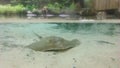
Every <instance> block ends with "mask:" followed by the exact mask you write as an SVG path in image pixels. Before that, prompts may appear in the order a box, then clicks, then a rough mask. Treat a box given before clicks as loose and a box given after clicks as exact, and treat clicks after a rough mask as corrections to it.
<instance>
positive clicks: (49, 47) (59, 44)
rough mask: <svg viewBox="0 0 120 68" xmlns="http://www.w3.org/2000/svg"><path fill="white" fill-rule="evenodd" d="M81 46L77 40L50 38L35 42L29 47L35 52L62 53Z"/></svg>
mask: <svg viewBox="0 0 120 68" xmlns="http://www.w3.org/2000/svg"><path fill="white" fill-rule="evenodd" d="M79 44H80V42H79V40H77V39H73V40H71V41H68V40H65V39H64V38H61V37H56V36H49V37H45V38H42V39H41V40H40V41H37V42H34V43H32V44H30V45H28V46H27V47H28V48H30V49H33V50H35V51H58V50H59V51H62V50H67V49H70V48H73V47H75V46H77V45H79Z"/></svg>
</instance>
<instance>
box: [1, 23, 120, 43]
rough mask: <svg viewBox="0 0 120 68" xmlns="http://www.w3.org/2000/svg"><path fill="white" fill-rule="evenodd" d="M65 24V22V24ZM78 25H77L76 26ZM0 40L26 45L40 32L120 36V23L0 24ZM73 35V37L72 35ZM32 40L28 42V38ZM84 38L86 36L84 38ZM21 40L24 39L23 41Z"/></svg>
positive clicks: (62, 34)
mask: <svg viewBox="0 0 120 68" xmlns="http://www.w3.org/2000/svg"><path fill="white" fill-rule="evenodd" d="M63 25H64V24H63ZM74 25H77V26H74ZM0 29H1V30H0V37H1V38H0V40H1V41H0V42H1V43H3V42H5V43H8V42H14V41H17V40H19V41H17V42H18V43H20V44H22V45H24V44H29V43H30V42H31V41H35V40H39V38H37V36H36V35H35V33H36V34H38V35H40V36H42V37H45V36H61V37H64V38H68V39H73V38H79V37H80V39H82V37H87V38H88V39H89V38H90V37H94V36H109V37H119V36H120V31H119V30H120V24H104V23H102V24H100V23H97V24H96V23H88V24H87V23H85V24H84V23H82V24H80V23H74V24H67V25H66V24H65V25H64V26H61V24H55V23H53V24H39V23H34V24H33V23H32V24H28V23H27V24H0ZM71 36H72V37H71ZM25 39H27V40H28V41H30V42H29V43H26V41H27V40H25ZM83 39H84V38H83ZM21 41H23V42H22V43H21ZM113 41H114V40H113Z"/></svg>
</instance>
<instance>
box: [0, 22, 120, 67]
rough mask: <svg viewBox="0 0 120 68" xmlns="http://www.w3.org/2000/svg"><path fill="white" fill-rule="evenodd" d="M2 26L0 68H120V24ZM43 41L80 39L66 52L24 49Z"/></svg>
mask: <svg viewBox="0 0 120 68" xmlns="http://www.w3.org/2000/svg"><path fill="white" fill-rule="evenodd" d="M73 25H76V24H68V25H67V26H66V25H64V27H63V25H62V26H61V25H60V24H56V23H53V24H40V23H29V24H28V23H24V24H18V23H17V24H0V60H1V61H0V68H94V67H96V68H120V66H119V64H120V59H119V58H120V57H119V54H120V51H119V49H120V46H119V44H120V43H119V41H120V24H104V23H102V24H96V23H89V24H84V23H82V24H77V25H78V26H77V27H72V26H73ZM35 33H36V34H38V35H40V36H42V37H46V36H59V37H63V38H65V39H68V40H71V39H78V40H80V42H81V44H80V45H79V46H78V47H75V48H73V49H70V50H68V51H66V52H62V53H58V54H56V55H55V54H53V53H48V52H45V53H44V52H36V51H34V50H29V49H27V48H25V49H24V48H21V46H28V45H29V44H31V43H33V42H36V41H38V40H40V39H39V38H38V36H36V35H35Z"/></svg>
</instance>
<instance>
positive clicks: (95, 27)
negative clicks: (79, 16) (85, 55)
mask: <svg viewBox="0 0 120 68" xmlns="http://www.w3.org/2000/svg"><path fill="white" fill-rule="evenodd" d="M57 25H58V26H57V28H59V29H61V28H62V29H63V30H68V31H73V32H78V31H79V32H82V31H86V32H92V33H96V32H97V33H102V34H106V35H114V34H116V33H118V34H119V33H120V31H119V29H120V24H112V23H109V24H105V23H102V24H101V23H82V24H80V23H72V24H69V23H62V24H61V23H59V24H57Z"/></svg>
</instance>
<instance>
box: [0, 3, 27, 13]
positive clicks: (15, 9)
mask: <svg viewBox="0 0 120 68" xmlns="http://www.w3.org/2000/svg"><path fill="white" fill-rule="evenodd" d="M24 10H25V8H24V7H23V5H16V6H12V5H10V4H8V5H0V14H6V15H10V14H17V13H20V12H22V11H24Z"/></svg>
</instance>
